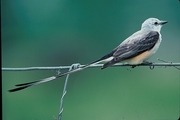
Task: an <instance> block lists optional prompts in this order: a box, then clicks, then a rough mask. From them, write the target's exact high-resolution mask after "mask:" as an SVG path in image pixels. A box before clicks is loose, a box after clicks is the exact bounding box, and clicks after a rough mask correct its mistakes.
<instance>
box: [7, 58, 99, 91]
mask: <svg viewBox="0 0 180 120" xmlns="http://www.w3.org/2000/svg"><path fill="white" fill-rule="evenodd" d="M101 61H102V60H101V59H99V60H97V61H94V62H92V63H90V64H87V65H85V66H82V67H79V68H76V69H72V70H71V71H68V72H65V73H62V74H59V75H55V76H52V77H48V78H45V79H42V80H38V81H33V82H28V83H22V84H17V85H15V86H17V88H14V89H11V90H8V91H9V92H16V91H19V90H23V89H25V88H28V87H31V86H35V85H38V84H41V83H45V82H48V81H52V80H55V79H56V78H59V77H62V76H65V75H67V74H71V73H74V72H77V71H81V70H83V69H85V68H87V67H89V66H91V65H94V64H98V63H100V62H101Z"/></svg>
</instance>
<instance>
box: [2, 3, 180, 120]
mask: <svg viewBox="0 0 180 120" xmlns="http://www.w3.org/2000/svg"><path fill="white" fill-rule="evenodd" d="M1 10H2V12H1V39H2V66H3V67H30V66H62V65H71V64H73V63H81V64H86V63H89V62H92V61H93V60H95V59H98V58H99V57H101V56H102V55H104V54H106V53H107V52H109V51H111V50H112V49H113V48H114V47H116V46H117V45H118V44H119V43H121V42H122V41H123V40H124V39H125V38H126V37H128V36H129V35H131V34H132V33H134V32H135V31H137V30H139V29H140V27H141V23H142V22H143V21H144V20H145V19H147V18H149V17H156V18H159V19H162V20H168V21H169V23H168V24H167V25H165V26H163V28H162V32H161V33H162V35H163V41H162V44H161V46H160V49H159V50H158V52H157V53H156V54H155V55H154V56H153V57H152V58H151V59H150V61H153V62H158V61H157V59H156V58H161V59H165V60H169V61H173V62H180V54H179V51H180V41H179V40H180V39H179V38H180V15H179V11H180V2H179V1H178V0H159V1H157V0H156V1H155V0H149V1H145V0H138V1H127V0H111V1H110V0H93V1H90V0H52V1H44V0H2V1H1ZM128 69H130V68H129V67H112V68H107V69H105V70H103V71H101V70H100V69H98V68H94V69H86V70H84V71H81V72H78V73H75V74H72V75H71V76H70V78H69V84H68V88H67V90H68V92H67V94H66V96H65V103H64V111H63V118H62V120H72V119H75V120H92V119H93V120H116V119H117V120H132V119H133V120H155V119H156V120H157V119H158V120H176V119H177V118H178V116H179V114H180V113H179V109H180V108H179V107H178V105H179V99H180V98H179V87H180V85H179V80H180V72H179V71H178V70H177V69H175V68H173V67H167V68H165V67H155V69H153V70H150V69H149V68H148V67H137V68H135V69H131V70H128ZM54 74H56V72H55V71H28V72H6V71H3V72H2V113H3V120H24V119H25V120H42V119H43V120H52V119H53V116H57V115H58V111H59V104H60V103H59V101H60V98H61V94H62V89H63V84H64V79H65V77H63V78H59V79H58V80H55V81H52V82H49V83H45V84H42V85H38V86H35V87H33V88H29V89H26V90H24V91H20V92H17V93H8V92H7V90H8V89H10V88H12V87H13V85H15V84H17V83H23V82H28V81H32V80H37V79H42V78H45V77H49V76H52V75H54Z"/></svg>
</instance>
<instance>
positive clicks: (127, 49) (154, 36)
mask: <svg viewBox="0 0 180 120" xmlns="http://www.w3.org/2000/svg"><path fill="white" fill-rule="evenodd" d="M135 39H137V38H135ZM158 40H159V33H158V32H156V31H151V32H149V33H148V34H147V35H146V36H145V37H143V38H139V40H134V41H135V42H134V43H128V44H122V45H120V46H119V47H118V49H117V50H116V51H115V52H114V54H113V57H114V59H112V60H111V61H109V62H107V63H105V64H104V66H103V68H106V67H108V66H110V65H113V64H115V63H117V62H121V61H123V60H126V59H130V58H133V57H135V56H137V55H139V54H141V53H143V52H145V51H147V50H151V49H152V48H153V47H154V45H155V44H156V42H157V41H158Z"/></svg>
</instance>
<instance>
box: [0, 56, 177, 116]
mask: <svg viewBox="0 0 180 120" xmlns="http://www.w3.org/2000/svg"><path fill="white" fill-rule="evenodd" d="M158 60H159V61H161V62H163V63H143V64H139V65H134V66H132V65H129V64H123V63H118V64H115V65H113V66H112V67H118V66H131V67H133V68H134V67H136V66H149V67H150V69H154V67H155V66H164V67H167V66H169V67H175V68H176V69H178V70H180V68H179V67H178V66H180V63H173V62H169V61H166V60H161V59H158ZM83 66H85V65H80V64H79V63H76V64H72V65H71V66H59V67H26V68H2V70H3V71H32V70H58V71H60V70H62V69H69V71H71V70H73V69H77V68H79V67H83ZM102 66H103V64H95V65H91V66H89V67H88V68H97V67H102ZM69 75H70V74H67V76H66V80H65V83H64V88H63V93H62V96H61V100H60V111H59V113H58V117H57V118H56V117H54V120H61V118H62V113H63V102H64V97H65V95H66V93H67V90H66V88H67V84H68V79H69Z"/></svg>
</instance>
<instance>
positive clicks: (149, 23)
mask: <svg viewBox="0 0 180 120" xmlns="http://www.w3.org/2000/svg"><path fill="white" fill-rule="evenodd" d="M166 23H167V21H162V20H158V19H157V18H148V19H147V20H145V21H144V22H143V23H142V26H141V29H143V30H153V31H158V32H160V30H161V27H162V26H163V25H164V24H166Z"/></svg>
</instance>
